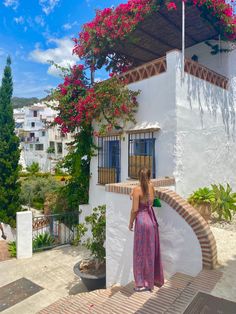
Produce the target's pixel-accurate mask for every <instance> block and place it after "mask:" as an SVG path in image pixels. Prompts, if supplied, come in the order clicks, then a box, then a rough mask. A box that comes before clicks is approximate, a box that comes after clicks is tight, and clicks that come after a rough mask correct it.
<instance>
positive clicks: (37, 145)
mask: <svg viewBox="0 0 236 314" xmlns="http://www.w3.org/2000/svg"><path fill="white" fill-rule="evenodd" d="M35 150H43V144H35Z"/></svg>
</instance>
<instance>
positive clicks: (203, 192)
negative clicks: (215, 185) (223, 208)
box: [188, 187, 215, 222]
mask: <svg viewBox="0 0 236 314" xmlns="http://www.w3.org/2000/svg"><path fill="white" fill-rule="evenodd" d="M214 200H215V194H214V192H213V190H212V189H210V188H208V187H204V188H199V189H198V190H196V191H195V192H193V193H192V194H191V195H190V197H189V198H188V202H189V203H190V204H191V205H192V206H193V207H194V208H196V209H197V210H198V212H199V213H200V215H202V217H203V218H204V219H205V220H206V222H208V220H209V219H210V217H211V204H212V203H213V202H214Z"/></svg>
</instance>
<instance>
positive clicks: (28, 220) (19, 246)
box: [16, 211, 33, 258]
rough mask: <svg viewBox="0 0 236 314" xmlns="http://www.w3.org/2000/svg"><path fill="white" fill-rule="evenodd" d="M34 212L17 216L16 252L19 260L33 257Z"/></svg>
mask: <svg viewBox="0 0 236 314" xmlns="http://www.w3.org/2000/svg"><path fill="white" fill-rule="evenodd" d="M32 235H33V233H32V212H31V211H25V212H18V213H17V214H16V252H17V254H16V255H17V258H29V257H32V253H33V249H32Z"/></svg>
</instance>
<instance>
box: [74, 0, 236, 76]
mask: <svg viewBox="0 0 236 314" xmlns="http://www.w3.org/2000/svg"><path fill="white" fill-rule="evenodd" d="M184 1H185V2H186V4H187V5H193V6H196V7H198V8H199V9H200V10H201V11H202V13H203V14H207V15H208V17H212V19H213V22H212V23H214V26H215V27H217V28H218V29H219V32H220V33H221V34H222V37H224V38H225V39H229V40H236V17H235V15H234V12H233V9H232V7H233V6H235V0H231V3H230V4H228V3H226V2H225V0H184ZM179 2H180V0H175V1H169V0H164V1H163V0H129V1H128V2H127V3H125V4H120V5H119V6H117V7H116V8H106V9H104V10H98V11H97V12H96V16H95V18H94V19H93V20H92V21H91V22H89V23H86V24H84V26H83V29H82V31H81V32H80V33H79V37H78V38H76V39H74V41H75V47H74V53H75V54H77V55H78V56H79V57H80V58H82V59H85V60H86V61H87V63H88V64H91V63H92V62H94V63H95V64H96V66H97V67H101V66H103V65H109V64H110V65H111V66H110V68H113V69H114V68H116V69H117V68H118V69H119V70H120V68H121V67H123V66H127V64H128V62H127V61H128V60H125V58H124V57H122V58H120V57H117V59H115V62H114V63H115V67H114V64H112V62H111V61H108V60H107V56H108V55H109V54H114V51H113V50H112V49H113V47H114V46H115V44H116V43H117V41H122V40H124V39H126V38H127V37H128V36H129V35H130V34H131V33H132V32H133V31H134V30H135V29H136V28H137V27H138V25H139V24H140V23H141V22H142V21H143V20H145V19H146V18H147V17H148V16H149V15H150V14H152V13H153V12H156V11H158V10H159V9H160V7H161V6H166V8H167V9H168V10H176V9H177V7H178V6H177V5H178V4H179ZM91 57H93V61H92V59H91ZM129 65H131V64H129Z"/></svg>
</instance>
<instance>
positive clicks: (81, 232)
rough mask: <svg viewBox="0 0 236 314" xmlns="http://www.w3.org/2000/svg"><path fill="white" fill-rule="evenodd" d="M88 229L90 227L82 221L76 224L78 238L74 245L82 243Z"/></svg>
mask: <svg viewBox="0 0 236 314" xmlns="http://www.w3.org/2000/svg"><path fill="white" fill-rule="evenodd" d="M87 231H88V228H87V227H86V226H85V224H84V223H80V224H78V225H77V226H76V238H75V239H74V241H73V242H72V244H73V245H78V244H82V238H83V236H84V235H85V233H86V232H87Z"/></svg>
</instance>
